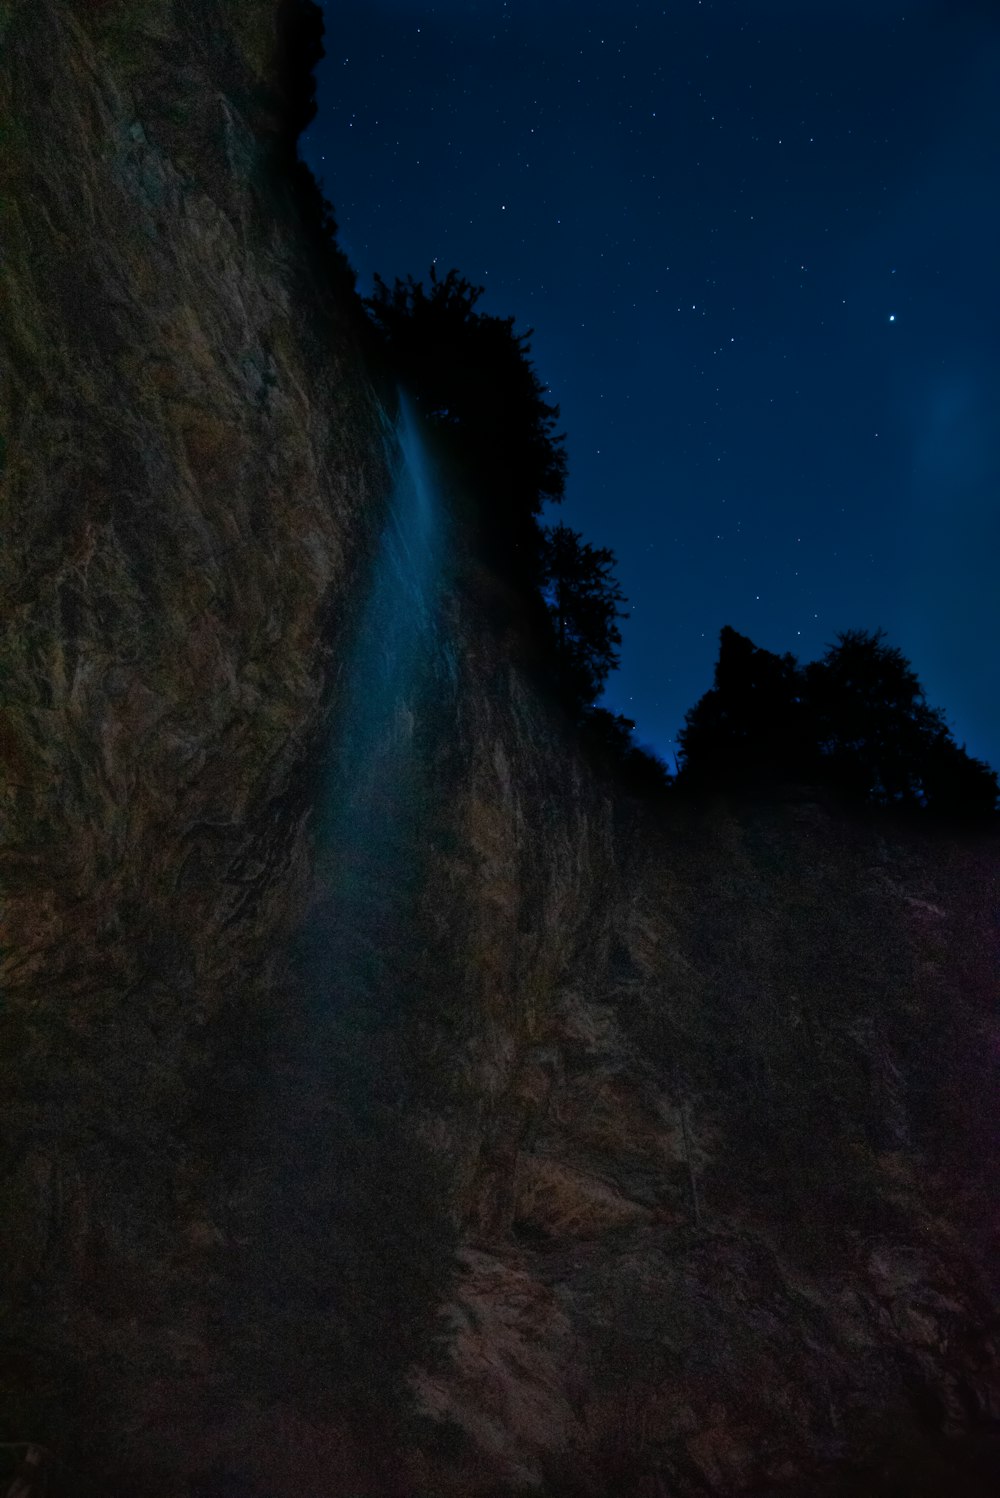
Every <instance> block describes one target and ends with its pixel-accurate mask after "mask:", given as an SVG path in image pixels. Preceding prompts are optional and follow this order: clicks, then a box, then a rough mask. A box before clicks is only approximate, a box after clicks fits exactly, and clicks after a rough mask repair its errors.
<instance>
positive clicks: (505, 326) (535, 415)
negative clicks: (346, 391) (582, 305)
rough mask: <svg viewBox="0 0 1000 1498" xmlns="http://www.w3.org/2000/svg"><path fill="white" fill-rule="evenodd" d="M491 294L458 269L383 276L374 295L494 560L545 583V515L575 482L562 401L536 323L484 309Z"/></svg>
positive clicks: (519, 579) (375, 317)
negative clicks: (549, 386)
mask: <svg viewBox="0 0 1000 1498" xmlns="http://www.w3.org/2000/svg"><path fill="white" fill-rule="evenodd" d="M482 294H483V288H482V287H481V286H473V285H472V284H471V283H470V282H469V281H466V280H464V279H463V278H462V277H461V276H460V275H459V274H458V272H457V271H456V270H450V271H449V272H448V274H447V275H446V276H445V277H444V278H443V279H441V278H439V277H438V275H437V273H436V271H435V270H434V268H433V266H432V267H431V271H430V284H429V287H425V286H424V285H423V283H422V282H419V281H414V279H413V277H412V276H409V277H407V279H406V280H405V281H402V280H398V279H397V280H396V282H395V283H394V284H393V286H391V287H390V286H388V285H387V284H386V282H385V281H383V280H382V279H381V278H380V277H376V280H375V293H374V295H373V296H372V297H370V298H369V299H368V301H367V302H366V303H365V305H366V307H367V309H368V312H369V315H370V317H371V319H372V321H373V323H374V325H375V327H376V329H377V330H378V333H379V334H380V336H381V339H382V341H383V344H384V346H385V349H386V352H387V355H388V357H389V359H390V361H391V364H392V367H393V369H394V370H395V372H396V375H397V377H398V379H399V380H400V382H401V383H402V384H403V385H405V386H406V387H407V389H408V390H409V391H410V392H411V394H412V395H413V397H414V399H415V400H416V402H417V405H418V406H419V408H420V410H421V411H422V413H423V415H424V417H425V419H426V420H427V421H428V423H429V424H430V425H431V426H432V427H433V428H436V429H437V430H439V431H442V432H445V433H447V439H448V449H449V452H450V454H451V456H452V457H453V459H454V460H455V463H456V467H457V471H458V474H459V477H460V479H461V481H462V485H463V488H464V489H465V490H466V492H467V494H468V496H469V498H470V501H471V502H472V503H473V504H474V505H475V507H476V521H477V526H478V530H479V532H480V539H481V540H482V541H483V542H484V543H485V545H486V547H487V551H488V554H489V556H490V559H491V561H492V562H493V563H494V564H495V565H496V566H498V567H499V569H500V570H501V571H502V572H503V573H504V574H505V575H506V576H507V577H508V578H509V579H510V580H511V581H513V582H514V583H516V584H517V585H518V586H520V587H526V588H534V589H538V588H539V587H540V586H541V583H542V534H541V529H540V527H539V524H538V516H539V515H540V514H541V510H542V507H543V505H544V504H545V503H546V502H547V501H558V500H561V499H562V496H563V489H564V487H565V482H566V454H565V451H564V449H563V437H562V436H561V435H560V434H558V433H557V431H556V424H557V422H558V418H559V408H558V406H554V405H550V404H549V403H548V402H547V401H546V400H545V398H544V397H545V387H544V386H543V385H542V383H541V381H540V380H539V378H538V376H537V374H536V373H535V370H534V366H533V365H532V362H531V359H530V352H531V347H530V344H529V341H528V340H529V339H530V337H531V330H530V329H529V331H528V332H527V333H516V332H515V331H514V319H513V318H512V317H493V316H490V315H489V314H486V313H481V312H477V311H476V304H477V302H478V301H479V298H480V297H481V296H482Z"/></svg>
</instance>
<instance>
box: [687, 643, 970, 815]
mask: <svg viewBox="0 0 1000 1498" xmlns="http://www.w3.org/2000/svg"><path fill="white" fill-rule="evenodd" d="M680 747H681V776H680V779H681V783H682V784H684V785H689V786H708V785H728V786H733V785H745V784H748V783H752V784H761V783H762V782H767V781H787V780H796V779H797V780H807V781H812V780H821V781H823V782H825V783H827V784H829V785H832V786H833V787H835V788H836V789H837V790H839V791H841V792H843V793H845V794H847V795H848V796H850V797H852V798H854V799H857V800H860V801H865V802H868V803H869V804H871V805H875V806H883V807H897V808H901V809H906V808H913V809H919V810H925V811H929V812H932V813H936V814H939V815H943V816H949V817H966V818H973V819H975V818H983V817H988V816H990V815H992V814H993V813H994V812H995V810H996V803H997V797H998V783H997V776H996V773H995V772H994V771H993V770H991V769H990V768H989V766H988V765H985V764H983V763H982V761H980V760H977V759H974V758H973V757H972V756H971V755H969V754H968V753H967V752H966V750H965V748H964V747H962V748H960V747H959V746H958V745H957V744H956V743H955V741H954V739H953V738H952V737H951V734H950V732H949V730H948V726H947V723H946V720H945V716H944V714H943V712H942V711H941V710H940V709H939V708H933V707H930V706H929V704H928V703H927V701H926V699H925V697H924V692H923V688H922V687H921V685H920V682H919V680H918V678H917V676H916V673H915V672H914V670H913V667H912V666H911V665H910V663H909V661H907V660H906V658H905V657H904V655H903V654H902V652H901V651H900V650H899V649H898V648H897V647H896V646H894V645H889V644H887V643H886V640H885V635H884V632H883V631H882V630H876V631H874V632H870V631H865V630H847V631H845V632H843V633H841V634H839V635H838V636H837V641H836V644H834V645H831V646H830V647H829V649H828V650H827V652H826V654H825V655H824V656H823V657H822V659H821V660H818V661H813V662H811V663H810V664H809V665H807V666H806V667H804V668H802V667H800V666H799V664H798V662H797V661H796V660H795V658H794V657H793V656H791V655H784V656H776V655H772V654H771V653H770V651H767V650H761V649H759V648H758V647H757V646H756V645H754V644H753V642H752V641H751V640H749V639H747V638H746V636H745V635H740V634H738V633H737V632H736V630H734V629H731V628H729V627H728V626H727V627H726V628H725V629H723V631H722V634H721V637H720V649H719V660H718V664H717V666H716V669H715V680H714V683H713V685H712V687H711V689H710V690H709V691H708V692H706V693H705V695H704V697H702V698H701V700H700V701H699V702H697V703H696V704H695V706H694V707H693V708H692V709H691V710H690V712H689V713H688V714H687V717H686V720H685V724H684V728H683V729H682V731H681V734H680Z"/></svg>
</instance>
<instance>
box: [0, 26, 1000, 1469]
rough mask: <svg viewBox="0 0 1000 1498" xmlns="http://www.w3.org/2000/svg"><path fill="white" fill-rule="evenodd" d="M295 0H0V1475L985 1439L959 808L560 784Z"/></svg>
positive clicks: (985, 1006)
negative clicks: (401, 333)
mask: <svg viewBox="0 0 1000 1498" xmlns="http://www.w3.org/2000/svg"><path fill="white" fill-rule="evenodd" d="M294 14H295V7H294V6H288V5H281V6H277V5H275V4H274V3H272V0H252V3H250V0H247V3H244V4H242V5H236V4H235V3H230V0H214V3H201V4H199V5H197V6H195V5H194V4H193V3H192V4H186V3H181V0H175V3H172V4H171V3H167V0H146V3H143V4H142V5H134V4H133V5H125V4H124V3H119V0H106V3H102V4H97V3H96V0H73V3H70V0H32V3H30V4H29V3H27V0H12V3H8V4H7V5H4V6H0V44H2V47H3V68H2V73H0V90H2V92H0V106H2V116H3V118H4V119H5V120H8V121H10V122H11V124H10V128H9V130H8V134H7V146H8V149H7V152H6V155H5V157H4V161H3V164H2V167H0V170H2V172H3V184H2V186H3V204H2V210H0V211H2V220H0V222H2V227H3V246H4V262H3V278H4V279H3V284H4V301H3V311H2V318H0V339H2V346H3V361H2V369H0V435H2V438H3V447H2V456H3V464H4V467H3V474H2V504H3V537H4V544H3V548H2V551H0V596H2V598H3V600H4V633H3V639H2V645H0V653H2V675H0V683H2V701H0V755H2V778H0V797H2V811H3V818H4V824H3V838H2V845H0V884H2V891H0V892H2V897H3V910H2V932H0V942H2V953H0V956H2V963H3V965H2V968H0V974H2V977H0V982H2V1009H0V1077H2V1086H3V1098H4V1128H3V1137H2V1143H0V1171H2V1176H3V1182H4V1202H5V1212H4V1214H3V1220H2V1222H0V1259H2V1264H3V1274H2V1276H0V1315H2V1321H0V1325H2V1328H3V1334H2V1338H0V1426H2V1428H0V1442H8V1443H10V1444H9V1445H8V1446H6V1447H4V1448H3V1449H4V1451H6V1452H7V1453H8V1455H9V1457H10V1460H9V1463H8V1468H0V1472H3V1471H6V1470H8V1469H9V1472H10V1474H11V1480H14V1479H13V1473H14V1471H15V1468H16V1467H18V1465H20V1467H21V1468H22V1471H21V1475H20V1477H19V1478H18V1479H17V1480H18V1481H22V1482H24V1483H25V1484H28V1485H29V1491H30V1490H31V1487H30V1485H34V1488H35V1489H37V1490H41V1487H42V1485H43V1483H44V1484H47V1491H49V1492H56V1493H58V1492H60V1491H65V1492H73V1493H85V1492H87V1491H89V1490H91V1489H92V1490H93V1491H95V1492H97V1491H100V1492H115V1493H121V1494H123V1495H130V1498H131V1495H135V1498H147V1495H148V1498H177V1495H180V1494H188V1495H191V1498H194V1495H200V1498H209V1495H212V1498H219V1495H223V1494H230V1493H236V1492H239V1493H241V1494H247V1495H249V1494H261V1495H263V1494H269V1495H271V1494H280V1495H285V1494H287V1495H289V1498H290V1495H292V1494H296V1495H301V1494H316V1495H320V1494H323V1495H326V1498H329V1495H343V1498H355V1495H364V1494H370V1495H373V1498H374V1495H379V1498H381V1495H396V1494H398V1495H417V1494H421V1495H428V1498H429V1495H431V1494H433V1495H435V1498H438V1495H440V1498H447V1495H455V1498H458V1495H460V1494H461V1495H476V1494H479V1495H482V1498H487V1495H492V1498H497V1495H499V1494H501V1493H504V1494H514V1493H521V1492H537V1493H544V1494H548V1495H549V1498H559V1495H563V1498H568V1495H570V1494H577V1495H584V1494H587V1495H593V1498H600V1495H604V1494H607V1495H612V1494H613V1495H619V1494H623V1493H636V1494H649V1495H657V1498H659V1495H663V1494H670V1495H678V1498H684V1495H689V1494H690V1495H692V1498H693V1495H702V1494H706V1493H711V1494H717V1495H736V1494H743V1493H745V1494H749V1493H755V1494H761V1493H772V1494H774V1495H776V1498H777V1495H789V1498H796V1495H800V1494H802V1495H804V1494H805V1493H807V1492H808V1493H810V1494H811V1493H820V1494H823V1493H828V1494H830V1495H834V1494H848V1493H854V1492H857V1491H866V1492H872V1493H875V1494H885V1495H888V1494H890V1493H900V1492H905V1493H922V1494H928V1495H929V1494H936V1493H945V1492H947V1493H949V1494H953V1493H955V1494H960V1493H967V1494H970V1495H971V1494H976V1493H986V1492H990V1491H992V1490H993V1489H992V1487H991V1482H992V1481H993V1478H994V1475H995V1472H996V1460H997V1454H996V1453H997V1446H996V1442H997V1432H998V1428H1000V1425H998V1423H1000V1390H998V1385H997V1359H996V1341H997V1335H998V1333H997V1284H996V1246H997V1245H996V1241H995V1236H994V1235H995V1186H994V1182H995V1179H996V1167H997V1115H996V1080H997V1078H996V1070H997V1032H996V997H997V988H996V985H997V957H998V923H997V868H998V858H997V846H996V841H995V839H991V838H989V837H982V838H980V839H978V840H977V839H975V838H972V837H971V836H968V837H965V838H963V839H961V840H959V839H955V838H949V837H946V836H944V835H941V834H938V835H933V836H932V835H930V834H926V833H923V832H921V831H919V830H915V829H913V828H907V827H903V826H898V825H892V824H890V823H886V824H884V825H881V824H876V823H874V822H872V821H860V820H857V819H854V818H852V817H851V816H850V815H848V814H847V813H845V812H844V811H843V810H842V809H838V808H836V807H835V806H832V805H830V804H827V803H826V802H824V801H823V800H822V798H820V797H819V796H817V795H814V794H812V793H810V792H808V791H802V792H801V793H799V794H798V795H797V796H796V797H794V798H793V797H791V796H789V797H788V798H787V799H785V800H784V801H779V800H776V801H773V802H771V803H769V804H758V805H751V804H741V803H737V802H726V801H723V800H718V801H706V802H705V803H703V804H700V805H694V804H687V805H684V804H679V803H678V804H674V803H668V804H667V805H666V806H664V807H663V808H661V809H659V810H654V809H651V808H649V807H645V808H641V807H638V806H635V805H632V804H630V803H628V802H627V801H624V800H622V799H620V798H616V797H615V796H614V795H613V794H612V792H611V790H610V789H609V787H607V786H606V785H604V784H602V783H600V782H598V781H597V780H595V778H594V777H593V776H592V775H591V773H590V772H589V771H588V770H587V768H586V767H585V766H584V765H583V764H582V763H581V762H580V761H579V759H578V757H577V756H576V753H575V751H574V749H573V747H572V744H571V743H570V742H569V740H568V739H567V735H566V732H565V728H564V725H562V723H561V722H560V720H559V718H558V715H557V714H556V713H555V712H554V711H553V710H552V709H551V708H550V707H549V706H548V705H547V704H546V703H545V701H544V700H543V698H542V697H541V695H540V694H539V691H538V690H537V688H536V686H535V685H533V683H532V679H531V676H530V672H529V671H527V670H525V669H523V668H521V667H519V666H518V665H517V664H516V662H517V657H518V648H517V647H518V641H517V637H516V629H515V627H514V626H512V625H511V624H510V622H509V619H508V622H507V623H506V624H504V625H503V626H500V625H498V624H497V616H498V614H499V613H501V612H503V610H498V609H497V608H496V607H495V604H496V598H497V588H496V585H495V583H494V582H492V581H491V580H490V579H489V578H488V577H487V575H486V573H485V572H484V570H483V569H482V568H481V567H480V566H479V565H478V564H477V562H476V561H475V559H474V558H471V557H469V556H468V554H467V551H466V549H465V543H464V542H462V541H461V540H460V539H459V535H460V532H459V531H457V530H456V527H455V525H454V496H450V495H449V494H447V492H446V491H445V489H444V487H443V486H442V485H441V482H440V480H439V479H438V478H436V477H435V475H434V471H433V464H432V461H431V459H430V457H429V456H428V454H427V451H426V449H425V447H424V446H423V444H422V439H421V437H420V434H419V432H417V431H416V429H415V428H414V427H413V426H412V422H408V420H407V418H406V414H405V410H400V409H398V408H397V407H396V404H395V402H394V401H389V400H388V398H385V397H383V399H381V400H380V399H379V397H378V395H377V394H376V392H375V389H374V388H373V383H372V378H371V376H370V374H369V372H368V371H367V370H366V367H365V363H364V360H363V358H362V356H361V352H360V349H359V334H358V331H357V321H356V314H355V312H354V309H353V308H352V305H351V303H350V300H349V297H348V296H347V294H346V292H345V290H344V286H343V282H342V281H341V282H340V285H339V289H336V288H334V289H331V286H330V284H329V282H328V281H327V280H324V274H323V254H322V251H321V250H320V249H318V248H317V244H316V240H315V235H314V232H313V231H312V230H310V229H309V227H308V225H306V224H304V223H303V220H302V216H301V212H300V209H299V207H298V206H297V200H296V197H295V195H294V193H293V192H292V191H291V190H290V188H289V185H288V183H289V164H290V163H289V157H288V137H289V126H288V119H289V115H290V113H294V111H293V110H291V108H290V105H289V101H288V99H287V97H286V96H285V95H283V93H282V89H283V88H286V89H287V80H286V81H283V80H284V79H285V73H286V72H287V67H286V64H287V58H288V55H289V44H288V32H287V27H288V26H289V25H291V24H293V23H294ZM292 51H294V49H292ZM283 59H284V61H283ZM292 133H294V132H292ZM311 234H312V236H313V237H312V238H310V235H311ZM387 407H388V409H387ZM487 595H489V601H490V608H489V609H487V608H485V607H484V597H486V596H487ZM507 613H508V614H509V613H510V610H509V609H508V610H507Z"/></svg>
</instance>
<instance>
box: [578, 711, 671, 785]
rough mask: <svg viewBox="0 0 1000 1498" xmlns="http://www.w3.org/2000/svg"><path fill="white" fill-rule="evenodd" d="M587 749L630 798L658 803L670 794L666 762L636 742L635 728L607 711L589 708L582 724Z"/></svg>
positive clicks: (623, 716) (629, 721)
mask: <svg viewBox="0 0 1000 1498" xmlns="http://www.w3.org/2000/svg"><path fill="white" fill-rule="evenodd" d="M580 726H581V737H582V739H583V744H584V748H585V749H586V750H587V752H588V754H589V755H590V758H591V759H592V760H593V761H594V762H595V763H596V765H597V767H598V769H600V770H603V771H605V772H606V773H608V774H610V775H612V776H613V777H614V779H615V780H616V781H617V782H618V784H619V785H620V786H621V787H622V789H623V790H626V791H628V793H629V794H630V795H633V796H640V797H643V798H645V799H655V798H657V797H659V796H662V795H664V794H665V792H666V791H667V790H669V788H670V786H671V784H672V782H673V777H672V776H671V774H670V771H669V770H668V769H667V767H666V765H665V764H664V763H663V760H662V759H660V758H659V756H658V755H656V754H654V753H653V752H652V751H651V750H649V749H643V748H642V747H641V746H640V745H639V744H637V743H636V742H635V739H634V737H633V734H634V733H635V724H634V722H633V721H632V720H631V718H626V717H625V715H624V714H623V713H612V712H609V711H608V709H607V708H606V707H592V708H589V709H588V710H587V711H586V712H585V713H584V714H583V717H582V720H581V725H580Z"/></svg>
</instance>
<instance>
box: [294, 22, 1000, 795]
mask: <svg viewBox="0 0 1000 1498" xmlns="http://www.w3.org/2000/svg"><path fill="white" fill-rule="evenodd" d="M323 9H324V14H325V17H326V26H327V38H326V48H327V57H326V59H325V60H324V61H323V63H322V64H321V65H320V69H319V100H320V110H319V115H318V117H317V120H316V122H315V123H314V124H313V126H312V127H311V129H310V131H309V132H308V133H307V135H306V137H305V139H304V142H303V154H304V155H305V157H306V159H307V160H308V161H309V163H310V165H311V166H312V167H313V169H314V171H315V172H316V175H317V176H318V177H319V178H320V179H321V181H322V183H323V185H324V189H325V191H326V194H327V196H328V197H329V198H330V199H331V201H332V202H333V205H334V209H335V211H336V215H337V218H338V221H339V224H340V239H341V243H342V245H343V247H344V249H345V251H346V252H347V254H348V256H349V258H350V260H351V262H352V264H353V265H354V267H355V269H356V270H357V272H358V277H359V287H360V290H361V291H362V292H363V293H365V294H367V292H368V291H370V289H371V277H372V274H373V273H374V272H375V271H378V272H379V273H380V274H381V275H382V276H383V277H385V278H386V279H388V280H390V281H391V279H392V278H393V277H394V276H396V275H406V274H407V273H411V272H412V273H413V274H414V275H415V276H416V277H418V278H421V277H424V278H425V277H426V274H427V268H428V266H429V265H430V264H431V263H432V262H434V263H436V265H437V268H438V270H439V271H441V272H444V271H446V270H447V269H448V268H450V267H451V266H457V267H458V269H459V270H460V271H461V273H462V274H463V275H464V276H466V277H468V278H469V279H470V280H471V281H473V282H474V283H476V284H481V285H483V286H485V287H486V294H485V296H484V298H483V300H482V302H481V303H480V310H482V311H485V312H491V313H496V314H499V315H501V316H507V315H513V316H514V318H515V320H516V326H517V328H518V329H519V330H526V329H528V328H533V329H534V335H533V337H532V340H531V345H532V357H533V359H534V363H535V367H536V370H537V372H538V375H539V377H540V378H541V380H542V381H543V383H544V384H545V385H547V386H548V388H549V390H550V396H549V398H550V399H552V400H554V401H556V402H557V403H558V404H559V405H560V407H561V411H562V418H561V425H562V428H563V429H564V430H565V433H566V439H567V441H566V446H567V452H568V456H569V481H568V485H567V494H566V500H565V503H564V504H563V505H562V507H561V514H562V518H563V519H564V520H565V521H566V522H567V523H568V524H569V525H571V526H572V527H573V528H574V529H576V530H579V531H581V532H582V533H583V534H584V536H585V538H586V539H587V540H589V541H591V542H593V543H594V544H596V545H603V546H610V547H611V548H612V549H613V550H614V552H615V553H616V555H617V557H618V575H619V579H620V581H621V584H622V586H623V588H624V590H625V592H626V594H627V595H628V598H629V605H630V608H631V611H632V612H631V614H630V616H629V618H628V619H627V620H626V621H625V623H624V625H623V633H624V644H623V648H622V666H621V669H620V671H618V672H617V673H616V674H615V676H614V677H613V678H612V680H611V682H610V683H609V688H608V691H607V694H606V697H605V702H606V705H608V706H610V707H611V708H613V709H615V710H616V711H623V712H625V713H627V714H628V716H629V717H631V718H634V719H635V720H636V722H637V724H638V729H637V738H638V739H639V740H640V741H641V742H643V743H646V744H650V745H652V746H653V747H654V748H655V749H657V750H658V751H659V752H660V753H661V754H663V755H664V757H665V758H666V759H667V761H668V764H672V758H671V755H672V749H673V740H674V738H675V735H676V733H677V730H678V728H679V727H680V725H681V724H682V722H683V717H684V713H685V711H686V710H687V708H688V707H690V706H691V705H692V704H693V703H694V702H695V700H696V699H697V698H698V697H699V696H700V695H701V693H702V692H703V691H705V690H706V689H707V688H708V687H709V686H710V685H711V677H712V667H713V664H714V661H715V658H716V654H717V648H718V635H719V630H720V629H721V627H722V626H723V625H724V624H731V625H732V626H733V627H734V628H736V629H738V630H740V631H741V632H743V633H745V634H748V635H750V636H751V637H752V638H753V640H754V641H755V642H756V643H757V644H758V645H762V646H765V647H766V648H768V649H770V650H774V651H781V652H783V651H786V650H790V651H792V652H794V653H795V654H796V655H798V656H799V657H800V658H801V659H803V660H810V659H814V658H815V657H816V656H818V655H820V654H821V653H822V652H823V650H824V648H825V646H826V645H827V644H828V643H831V642H832V640H833V638H834V635H835V632H836V631H837V630H840V629H848V628H866V629H870V628H875V627H882V628H884V629H885V630H886V631H887V632H888V635H889V638H890V640H891V642H892V643H893V644H896V645H898V646H899V647H900V648H901V649H902V650H903V652H904V654H905V655H906V656H907V657H908V658H909V659H910V660H911V662H912V663H913V665H914V667H915V669H916V671H917V674H918V675H919V677H920V679H921V681H922V682H923V685H924V687H925V690H926V692H927V697H928V700H929V701H930V702H931V703H932V704H933V705H935V706H940V707H943V708H944V709H945V712H946V714H947V717H948V720H949V722H950V724H951V726H952V729H953V732H954V734H955V737H956V738H957V740H958V741H959V742H960V743H963V742H964V743H966V744H967V746H968V748H969V750H970V752H971V753H973V754H976V755H978V756H979V757H981V758H985V759H987V760H989V761H990V763H992V764H993V765H994V766H1000V690H998V688H1000V671H998V666H997V660H998V646H1000V585H998V582H997V575H996V574H997V570H998V560H1000V254H998V246H1000V84H998V79H1000V4H998V3H997V0H898V3H895V0H893V3H890V0H714V3H712V0H666V3H664V0H325V3H324V5H323ZM553 518H555V517H553Z"/></svg>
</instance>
